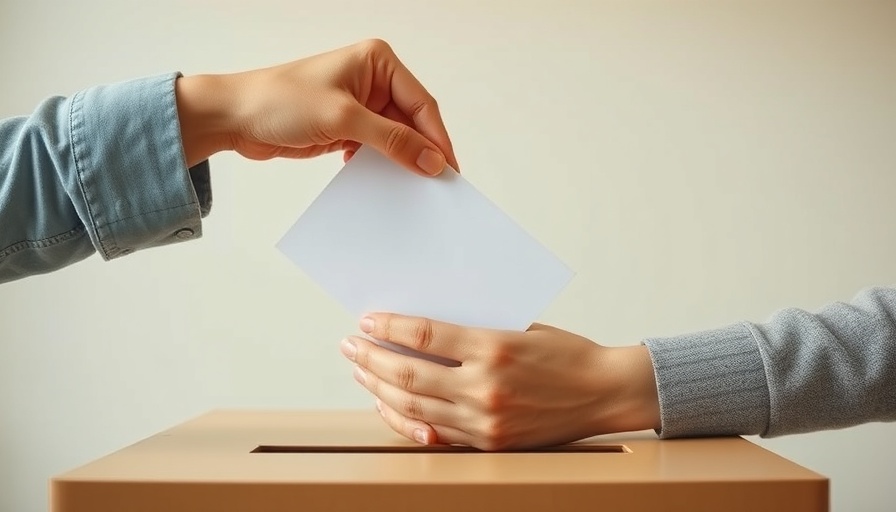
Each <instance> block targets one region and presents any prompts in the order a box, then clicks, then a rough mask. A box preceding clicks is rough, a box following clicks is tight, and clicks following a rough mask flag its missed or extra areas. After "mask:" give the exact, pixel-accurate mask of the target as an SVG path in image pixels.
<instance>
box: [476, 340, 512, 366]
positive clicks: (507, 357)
mask: <svg viewBox="0 0 896 512" xmlns="http://www.w3.org/2000/svg"><path fill="white" fill-rule="evenodd" d="M488 347H489V348H488V351H487V352H486V354H485V357H484V359H485V363H486V365H487V366H488V367H489V368H490V369H492V370H495V369H500V368H507V367H508V366H512V365H513V364H514V362H515V354H516V353H517V352H516V350H514V347H513V346H512V344H511V343H510V342H508V341H505V340H500V339H496V340H493V341H492V342H491V343H489V344H488Z"/></svg>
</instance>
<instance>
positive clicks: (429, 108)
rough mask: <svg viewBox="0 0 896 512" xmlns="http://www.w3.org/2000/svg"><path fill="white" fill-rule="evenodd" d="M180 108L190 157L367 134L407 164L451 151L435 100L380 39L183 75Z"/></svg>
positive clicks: (424, 169) (253, 153)
mask: <svg viewBox="0 0 896 512" xmlns="http://www.w3.org/2000/svg"><path fill="white" fill-rule="evenodd" d="M176 96H177V105H178V115H179V117H180V121H181V133H182V138H183V141H184V152H185V153H186V157H187V163H188V166H189V167H192V166H193V165H195V164H197V163H199V162H201V161H203V160H205V159H207V158H208V157H209V156H211V155H212V154H214V153H216V152H218V151H224V150H235V151H236V152H238V153H239V154H241V155H243V156H245V157H247V158H251V159H257V160H265V159H269V158H274V157H288V158H308V157H314V156H318V155H321V154H324V153H330V152H333V151H340V150H341V151H344V152H345V160H346V161H347V160H348V159H349V158H351V156H352V154H354V152H355V151H356V150H357V149H358V147H360V145H361V144H369V145H371V146H373V147H374V148H376V149H377V150H379V151H380V152H381V153H383V154H384V155H386V156H388V157H390V158H392V159H393V160H395V161H396V162H398V163H400V164H402V165H404V166H405V167H407V168H408V169H411V170H413V171H416V172H419V173H421V174H426V175H436V174H439V173H440V172H441V171H442V169H443V168H444V167H445V164H446V162H447V163H448V164H449V165H451V166H452V167H453V168H454V169H455V170H457V168H458V166H457V160H456V159H455V157H454V150H453V149H452V147H451V141H450V139H449V137H448V132H447V131H446V130H445V126H444V124H443V123H442V118H441V115H440V113H439V109H438V106H437V105H436V101H435V100H434V99H433V97H432V96H430V94H429V93H428V92H427V91H426V89H424V88H423V86H422V85H420V82H418V81H417V79H416V78H414V76H413V75H412V74H411V73H410V71H408V69H407V68H406V67H405V66H404V65H403V64H402V63H401V61H400V60H399V59H398V57H396V55H395V53H394V52H393V51H392V49H391V48H390V47H389V45H388V44H386V43H385V42H383V41H379V40H372V41H366V42H363V43H359V44H356V45H353V46H349V47H346V48H341V49H338V50H334V51H331V52H329V53H324V54H321V55H317V56H314V57H309V58H306V59H302V60H298V61H295V62H291V63H288V64H282V65H279V66H275V67H271V68H265V69H258V70H254V71H247V72H242V73H236V74H229V75H196V76H186V77H181V78H179V79H178V80H177V83H176Z"/></svg>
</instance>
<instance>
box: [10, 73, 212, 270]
mask: <svg viewBox="0 0 896 512" xmlns="http://www.w3.org/2000/svg"><path fill="white" fill-rule="evenodd" d="M179 76H180V75H179V74H178V73H169V74H166V75H162V76H154V77H148V78H142V79H137V80H131V81H128V82H123V83H118V84H111V85H105V86H99V87H93V88H90V89H87V90H84V91H80V92H78V93H76V94H74V95H73V96H71V97H69V98H63V97H53V98H49V99H47V100H45V101H44V102H42V103H41V104H40V105H39V106H38V107H37V108H36V109H35V110H34V112H32V113H31V115H29V116H24V117H15V118H11V119H5V120H2V121H0V283H3V282H8V281H12V280H15V279H20V278H23V277H27V276H30V275H35V274H41V273H46V272H51V271H53V270H57V269H60V268H62V267H65V266H67V265H70V264H72V263H75V262H77V261H80V260H83V259H85V258H87V257H88V256H90V255H91V254H93V253H94V252H95V251H96V252H99V254H100V255H101V256H102V258H103V259H104V260H111V259H114V258H117V257H121V256H124V255H127V254H131V253H133V252H135V251H139V250H141V249H147V248H151V247H157V246H161V245H165V244H169V243H174V242H180V241H186V240H191V239H195V238H199V237H200V236H201V235H202V221H201V219H202V218H203V217H205V216H206V215H208V213H209V211H210V209H211V185H210V180H209V166H208V162H207V161H206V162H202V163H201V164H198V165H196V166H194V167H193V168H191V169H187V167H186V160H185V157H184V153H183V142H182V140H181V135H180V123H179V120H178V117H177V103H176V100H175V95H174V82H175V80H176V79H177V78H178V77H179Z"/></svg>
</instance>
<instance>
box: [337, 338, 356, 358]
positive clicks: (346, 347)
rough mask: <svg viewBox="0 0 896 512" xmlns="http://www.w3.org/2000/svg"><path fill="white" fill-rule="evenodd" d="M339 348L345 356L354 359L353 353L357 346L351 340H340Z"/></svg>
mask: <svg viewBox="0 0 896 512" xmlns="http://www.w3.org/2000/svg"><path fill="white" fill-rule="evenodd" d="M339 350H340V351H341V352H342V354H343V355H344V356H345V357H347V358H349V359H350V360H352V361H354V360H355V354H356V353H357V352H358V347H356V346H355V344H354V343H352V342H351V341H349V340H347V339H345V340H342V343H340V344H339Z"/></svg>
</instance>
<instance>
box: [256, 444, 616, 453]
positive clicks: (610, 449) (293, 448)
mask: <svg viewBox="0 0 896 512" xmlns="http://www.w3.org/2000/svg"><path fill="white" fill-rule="evenodd" d="M251 453H492V452H483V451H481V450H477V449H476V448H471V447H469V446H446V445H436V446H327V445H259V446H258V447H257V448H255V449H254V450H252V452H251ZM502 453H631V450H630V449H629V448H628V447H627V446H625V445H621V444H568V445H561V446H550V447H544V448H533V449H527V450H506V451H503V452H502Z"/></svg>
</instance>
